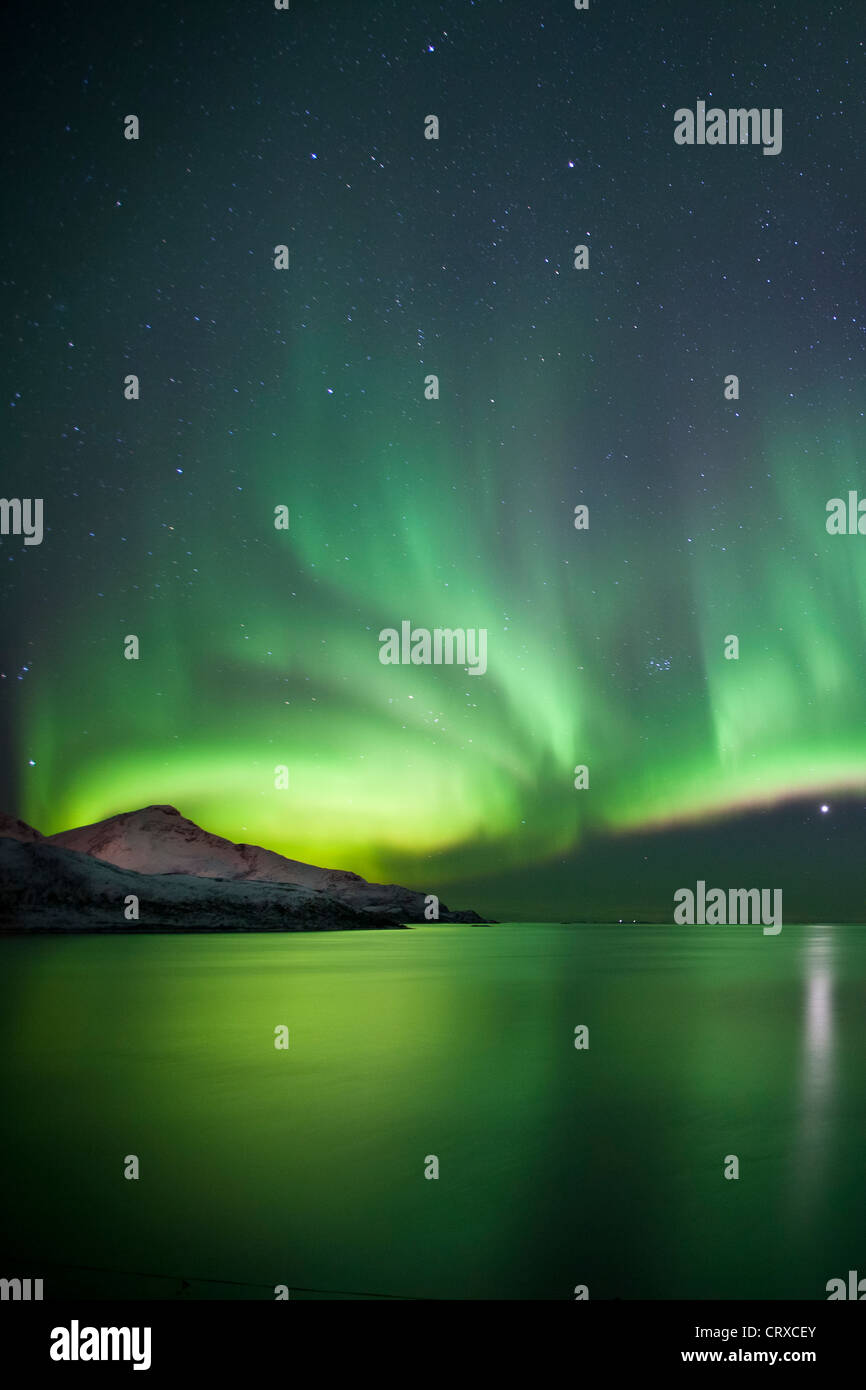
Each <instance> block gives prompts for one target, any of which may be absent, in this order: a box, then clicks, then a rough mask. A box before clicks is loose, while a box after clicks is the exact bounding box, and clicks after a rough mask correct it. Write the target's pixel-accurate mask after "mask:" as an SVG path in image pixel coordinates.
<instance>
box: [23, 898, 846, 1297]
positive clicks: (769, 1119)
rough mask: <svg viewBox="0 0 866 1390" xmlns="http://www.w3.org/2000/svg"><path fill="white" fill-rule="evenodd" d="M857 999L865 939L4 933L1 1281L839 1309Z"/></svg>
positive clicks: (726, 932)
mask: <svg viewBox="0 0 866 1390" xmlns="http://www.w3.org/2000/svg"><path fill="white" fill-rule="evenodd" d="M864 1003H866V927H857V926H845V927H828V926H813V927H796V926H786V927H785V928H784V929H783V930H782V932H781V934H780V935H779V936H777V937H764V936H763V935H762V933H761V931H760V929H759V928H754V927H630V926H629V927H627V926H616V927H609V926H605V927H600V926H598V927H596V926H552V925H548V924H543V925H503V926H497V927H475V928H472V927H448V926H441V927H425V928H418V929H416V930H412V931H404V932H399V931H398V932H387V931H381V932H379V931H377V932H363V933H345V934H341V933H328V934H322V935H286V936H273V935H267V936H264V935H263V936H204V937H201V938H195V937H190V936H167V935H166V936H156V937H149V938H144V937H140V936H130V937H113V938H109V939H99V938H96V937H84V938H77V939H75V938H58V937H53V938H50V939H42V940H28V939H22V938H16V939H11V940H10V939H7V940H5V941H3V942H2V943H0V1019H2V1021H0V1027H2V1042H3V1047H2V1063H0V1102H2V1113H3V1120H4V1130H5V1135H6V1137H5V1140H4V1144H3V1147H2V1157H0V1182H2V1191H3V1194H4V1202H3V1207H4V1211H3V1216H2V1227H3V1237H2V1244H0V1263H2V1266H3V1268H2V1269H0V1274H2V1275H3V1276H6V1277H9V1276H13V1275H20V1276H28V1275H29V1276H32V1277H39V1276H40V1275H41V1276H44V1277H45V1279H46V1290H45V1292H46V1297H50V1296H51V1295H52V1294H59V1295H65V1294H73V1293H74V1294H82V1295H84V1296H96V1297H120V1298H126V1297H166V1298H176V1297H179V1296H180V1297H187V1298H188V1297H194V1298H199V1297H202V1298H206V1297H217V1298H232V1297H237V1298H269V1297H273V1287H274V1285H275V1284H288V1285H289V1286H290V1287H291V1289H292V1298H297V1297H301V1298H303V1297H321V1296H329V1293H337V1292H338V1291H339V1292H345V1293H352V1292H356V1293H361V1294H375V1295H381V1294H391V1295H398V1296H403V1297H407V1296H408V1297H412V1296H414V1297H432V1298H460V1299H472V1298H507V1299H517V1298H553V1299H569V1298H572V1297H573V1290H574V1287H575V1285H576V1284H586V1285H588V1286H589V1294H590V1298H592V1299H596V1298H615V1297H619V1298H788V1297H791V1298H815V1299H824V1298H826V1292H825V1285H826V1283H827V1280H828V1279H830V1278H833V1277H835V1276H841V1277H846V1275H847V1271H848V1270H849V1269H858V1270H859V1271H860V1273H861V1275H866V1009H864ZM279 1024H285V1025H287V1026H288V1027H289V1029H290V1038H291V1044H290V1048H289V1050H288V1051H287V1052H284V1051H277V1050H275V1048H274V1043H273V1039H274V1028H275V1027H276V1026H277V1025H279ZM578 1024H586V1025H588V1026H589V1030H590V1047H589V1050H588V1051H577V1050H575V1048H574V1041H573V1040H574V1029H575V1026H576V1025H578ZM128 1154H136V1155H138V1157H139V1159H140V1164H141V1177H140V1179H139V1181H137V1182H131V1181H126V1180H125V1179H124V1177H123V1164H124V1158H125V1156H126V1155H128ZM431 1154H435V1155H436V1156H437V1157H438V1159H439V1163H440V1177H439V1180H438V1181H430V1180H426V1179H425V1177H424V1167H425V1157H426V1156H427V1155H431ZM729 1154H735V1155H737V1156H738V1157H739V1161H740V1177H739V1180H738V1181H726V1180H725V1178H724V1176H723V1170H724V1164H725V1157H726V1155H729ZM159 1276H165V1277H159ZM181 1277H184V1278H186V1279H187V1280H188V1281H189V1282H190V1287H189V1288H187V1289H184V1288H183V1287H182V1285H181V1282H180V1281H181ZM205 1281H213V1282H205ZM304 1290H306V1291H307V1292H304ZM317 1291H318V1292H317Z"/></svg>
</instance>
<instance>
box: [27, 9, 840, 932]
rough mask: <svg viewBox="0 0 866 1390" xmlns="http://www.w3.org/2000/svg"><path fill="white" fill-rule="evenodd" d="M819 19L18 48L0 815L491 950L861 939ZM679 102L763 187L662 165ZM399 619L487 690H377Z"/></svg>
mask: <svg viewBox="0 0 866 1390" xmlns="http://www.w3.org/2000/svg"><path fill="white" fill-rule="evenodd" d="M858 18H859V21H860V22H859V23H858ZM863 32H864V29H863V24H862V11H861V6H860V5H858V4H856V3H854V2H853V0H851V3H847V2H846V3H829V4H822V5H818V4H805V3H800V2H799V0H779V3H778V4H771V3H762V4H758V3H756V0H748V2H747V0H743V2H742V3H712V4H701V3H698V0H676V2H674V0H671V2H670V3H652V4H650V3H646V4H641V3H640V2H639V0H617V2H615V0H591V4H590V8H589V10H588V11H586V12H578V11H576V10H575V9H574V6H573V4H572V3H571V0H556V3H552V4H535V3H523V2H522V3H517V0H506V2H505V3H497V0H454V3H451V4H418V3H412V2H410V0H392V2H391V3H381V2H380V0H369V2H368V3H358V0H353V3H327V4H326V3H318V4H317V3H312V0H292V4H291V8H290V10H289V11H288V12H278V11H276V10H275V9H274V6H273V3H272V0H254V2H253V0H246V3H243V4H242V3H237V4H219V3H216V4H212V3H197V4H177V5H176V4H161V3H149V4H147V5H140V6H133V7H127V8H117V7H115V6H107V5H105V6H99V5H93V6H80V5H70V4H52V5H50V6H46V7H41V8H37V9H32V8H31V9H25V10H23V11H20V12H19V14H18V17H17V18H16V19H15V20H14V21H13V25H12V33H11V36H10V38H9V41H8V46H7V53H6V57H5V59H4V65H5V73H4V82H3V89H4V95H3V105H4V133H5V136H6V140H5V142H4V143H5V144H6V147H7V154H6V169H5V175H4V180H3V191H4V200H3V201H4V211H3V214H2V217H3V223H2V240H3V254H2V260H0V281H2V327H3V335H4V352H3V360H2V372H3V387H4V393H5V394H3V395H2V396H0V401H2V403H3V405H4V406H5V407H6V432H5V433H6V438H5V448H4V450H3V472H2V492H3V495H4V496H5V497H7V498H13V497H19V498H24V497H41V498H43V499H44V514H45V534H44V539H43V542H42V544H41V545H30V546H28V545H24V544H23V542H22V538H21V537H20V536H13V535H7V536H4V537H2V540H0V549H2V554H0V573H2V580H3V586H2V603H3V627H4V639H5V640H4V643H3V660H2V671H3V680H2V681H0V687H2V691H0V695H2V716H3V717H2V733H3V739H4V752H5V753H6V754H7V755H8V756H5V757H4V759H3V761H4V783H3V795H2V805H3V806H4V807H5V808H6V809H7V810H9V811H11V812H13V813H14V814H16V815H19V816H21V817H22V818H23V819H25V820H27V821H29V822H30V823H31V824H34V825H35V826H37V827H38V828H39V829H40V830H42V831H43V832H44V833H51V832H53V831H58V830H61V829H65V828H68V827H70V826H73V825H79V824H83V823H86V822H89V821H94V820H98V819H101V818H102V817H104V816H107V815H111V814H114V813H116V812H119V811H126V810H134V809H136V808H137V807H140V806H144V805H147V804H149V803H168V804H172V805H175V806H177V807H178V808H179V809H180V811H181V812H182V813H183V814H184V815H186V816H188V817H190V818H191V819H192V820H194V821H196V822H197V823H199V824H201V825H203V826H205V827H206V828H207V829H209V830H212V831H214V832H216V833H219V834H223V835H226V836H228V837H229V838H231V839H233V840H243V841H248V842H251V843H256V844H262V845H265V846H267V847H269V848H272V849H276V850H279V851H281V852H282V853H285V854H288V855H290V856H292V857H294V858H299V859H304V860H309V861H311V862H314V863H318V864H326V865H330V866H334V867H341V868H347V869H354V870H356V871H357V872H359V873H362V874H364V875H365V876H367V877H371V878H376V879H384V880H387V881H398V882H403V883H406V884H408V885H410V886H413V887H418V888H422V889H425V890H428V889H429V890H430V891H441V893H442V894H443V896H444V897H445V898H446V900H447V901H448V902H449V904H452V903H453V904H454V905H459V906H471V907H475V908H477V909H478V910H480V911H487V912H492V913H495V914H496V915H498V916H500V917H511V916H515V917H528V918H530V919H533V918H546V917H553V918H562V919H571V918H581V917H585V916H590V917H591V916H597V917H599V918H604V919H606V918H608V917H610V918H612V919H613V920H617V919H618V918H619V917H621V916H626V917H627V918H628V919H629V920H630V919H631V918H632V917H635V916H636V917H640V916H642V915H646V916H649V917H652V916H655V915H658V914H661V915H662V916H665V915H667V916H668V917H669V916H670V911H669V910H668V909H667V908H666V904H670V903H671V901H672V895H673V892H674V890H675V889H676V888H677V887H679V886H680V885H683V884H686V885H688V884H694V882H695V880H696V878H697V877H704V878H712V875H713V874H714V873H715V874H716V876H717V881H719V882H721V883H722V884H723V886H728V885H740V884H742V885H743V886H751V885H752V884H755V885H758V886H767V887H770V886H773V887H776V886H781V887H783V888H784V889H785V892H786V908H787V912H786V916H789V915H792V914H795V913H796V912H798V911H800V912H803V913H806V914H815V915H821V914H824V913H826V914H833V915H836V916H852V917H855V918H856V917H860V918H862V917H863V913H864V906H863V901H862V899H863V884H862V864H863V851H862V844H863V834H864V830H866V661H864V650H866V536H860V535H853V536H847V535H845V536H836V535H830V534H828V533H827V529H826V525H825V522H826V505H827V502H828V500H829V499H830V498H835V497H842V498H847V496H848V493H849V491H852V490H858V489H859V494H860V496H866V469H864V466H863V461H864V456H866V453H864V433H866V426H864V410H866V390H864V346H866V343H864V333H866V306H864V303H863V299H864V294H866V277H864V270H863V259H864V252H863V244H862V227H863V223H864V211H866V208H864V204H866V167H864V166H866V159H864V154H863V148H864V126H866V123H864V93H866V83H864V77H866V72H864V67H866V64H864V47H863ZM698 101H706V102H707V104H708V106H715V105H718V106H719V107H721V108H723V109H727V108H729V107H757V108H761V109H763V108H781V109H782V110H783V112H784V127H783V130H784V136H783V148H782V150H781V153H779V154H778V155H777V156H773V157H767V156H765V155H764V154H763V152H762V149H761V148H760V146H751V145H749V146H742V147H736V148H730V147H711V146H704V147H698V146H693V147H686V146H679V145H677V144H675V142H674V138H673V136H674V112H675V111H676V110H677V109H678V108H683V107H690V108H691V109H692V110H694V109H695V107H696V104H697V102H698ZM128 114H135V115H137V116H138V117H139V120H140V138H139V139H138V140H137V141H132V140H127V139H125V138H124V118H125V117H126V116H127V115H128ZM430 114H435V115H437V116H438V118H439V121H440V132H439V136H440V138H439V139H438V141H436V140H427V139H425V136H424V129H425V117H426V116H428V115H430ZM283 244H284V245H286V246H288V248H289V254H290V266H289V269H288V270H276V269H275V268H274V248H275V247H276V246H278V245H283ZM577 245H585V246H587V247H588V248H589V267H588V269H586V270H580V271H579V270H576V269H575V268H574V264H573V262H574V248H575V247H576V246H577ZM130 373H135V374H136V375H138V377H139V378H140V390H141V398H140V399H139V400H137V401H130V400H126V399H125V398H124V378H125V377H126V376H127V375H128V374H130ZM731 373H735V374H736V375H738V377H739V380H740V398H739V400H735V401H732V400H726V399H725V395H724V383H725V377H726V376H728V375H729V374H731ZM430 374H436V375H437V376H438V377H439V383H440V396H439V399H438V400H427V399H425V390H424V387H425V378H426V377H428V375H430ZM581 504H582V505H585V506H587V507H588V508H589V517H590V524H589V529H588V530H576V529H575V526H574V510H575V507H576V506H579V505H581ZM280 505H284V506H286V507H288V508H289V513H290V526H289V529H288V530H276V529H275V527H274V509H275V507H277V506H280ZM404 619H408V620H410V621H411V622H412V623H413V625H415V626H418V627H426V628H430V629H432V628H434V627H437V626H444V627H452V628H458V627H459V628H474V629H478V628H486V629H487V633H488V666H487V671H486V673H485V674H484V675H478V676H469V675H467V673H466V672H465V670H462V669H460V668H459V667H455V666H438V667H437V666H411V665H408V666H384V665H382V664H381V663H380V661H379V659H378V656H379V632H380V630H381V629H384V628H389V627H396V628H399V626H400V623H401V621H402V620H404ZM128 634H136V635H137V636H138V638H139V640H140V648H141V654H140V659H139V660H137V661H128V660H126V659H124V655H123V651H124V638H125V637H126V636H127V635H128ZM730 634H735V635H737V636H738V638H739V643H740V656H739V660H726V659H725V655H724V648H725V639H726V637H727V636H728V635H730ZM578 764H584V765H587V766H588V768H589V782H590V785H589V788H588V789H586V790H575V788H574V785H573V783H574V768H575V766H576V765H578ZM276 765H285V766H287V767H288V769H289V787H288V790H277V789H275V787H274V767H275V766H276ZM822 806H826V807H827V808H828V809H827V810H824V811H822V810H821V807H822Z"/></svg>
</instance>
